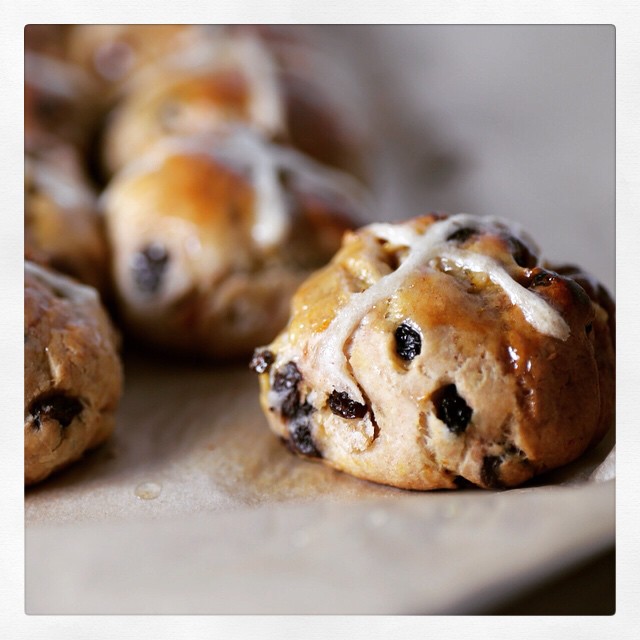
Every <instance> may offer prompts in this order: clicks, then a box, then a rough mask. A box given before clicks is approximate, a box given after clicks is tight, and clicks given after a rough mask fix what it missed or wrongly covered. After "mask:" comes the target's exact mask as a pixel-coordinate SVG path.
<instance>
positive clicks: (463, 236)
mask: <svg viewBox="0 0 640 640" xmlns="http://www.w3.org/2000/svg"><path fill="white" fill-rule="evenodd" d="M477 233H478V231H477V229H472V228H471V227H461V228H460V229H458V230H457V231H454V232H453V233H450V234H449V235H448V236H447V240H448V241H449V242H460V243H462V242H466V241H467V240H468V239H469V238H470V237H471V236H474V235H476V234H477Z"/></svg>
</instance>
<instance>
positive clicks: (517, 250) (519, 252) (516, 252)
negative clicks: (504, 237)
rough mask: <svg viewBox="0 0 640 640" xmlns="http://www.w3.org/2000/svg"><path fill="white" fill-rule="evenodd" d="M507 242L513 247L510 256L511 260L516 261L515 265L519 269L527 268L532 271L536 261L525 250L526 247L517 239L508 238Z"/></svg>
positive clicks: (526, 249) (527, 250)
mask: <svg viewBox="0 0 640 640" xmlns="http://www.w3.org/2000/svg"><path fill="white" fill-rule="evenodd" d="M509 242H510V243H511V246H512V247H513V251H512V255H513V259H514V260H515V261H516V264H517V265H518V266H519V267H527V268H529V269H532V268H533V267H535V266H536V262H537V261H538V259H537V258H536V256H534V255H533V254H532V253H531V251H529V249H528V248H527V246H526V245H525V244H524V243H523V242H522V241H521V240H518V238H514V237H513V236H511V237H510V238H509Z"/></svg>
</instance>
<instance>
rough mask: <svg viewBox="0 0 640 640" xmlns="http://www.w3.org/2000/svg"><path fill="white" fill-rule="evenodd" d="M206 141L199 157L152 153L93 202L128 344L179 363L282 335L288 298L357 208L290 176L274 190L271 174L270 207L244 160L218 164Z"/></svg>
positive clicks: (180, 150)
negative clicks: (109, 253) (100, 201)
mask: <svg viewBox="0 0 640 640" xmlns="http://www.w3.org/2000/svg"><path fill="white" fill-rule="evenodd" d="M217 141H219V139H210V140H209V142H208V143H207V144H205V145H204V146H203V145H202V141H201V140H200V141H198V142H197V143H196V146H197V147H198V149H200V150H199V151H197V150H194V149H191V148H189V147H188V145H189V144H191V142H189V141H186V142H185V141H182V142H181V143H178V142H176V143H175V146H174V147H166V146H163V145H160V146H159V147H157V148H156V149H155V150H153V151H152V154H151V155H149V156H147V158H146V159H144V160H143V161H142V162H141V164H140V165H139V166H140V167H141V168H140V170H137V169H136V168H135V167H132V168H130V169H129V170H125V171H124V172H123V173H122V174H120V175H119V176H117V177H116V179H115V180H114V182H113V183H112V185H111V187H110V188H109V190H108V192H107V194H106V196H105V200H104V202H105V214H106V220H107V230H108V235H109V238H110V242H111V245H112V247H113V256H114V260H113V276H114V281H115V286H116V288H117V296H118V298H119V302H120V308H121V311H122V314H121V315H122V318H123V321H124V323H125V325H126V326H127V328H128V329H129V330H130V331H131V333H132V334H133V335H135V336H136V337H139V338H141V339H143V340H144V341H146V342H147V343H151V344H153V345H155V346H157V347H160V348H165V349H169V350H173V351H177V352H180V353H189V354H194V355H197V356H204V357H214V358H229V357H231V358H234V357H239V356H244V355H246V354H249V353H251V350H252V349H253V348H254V347H255V346H256V345H258V344H261V343H262V342H265V341H268V340H271V339H272V338H273V336H275V334H276V333H277V331H279V330H280V329H281V328H282V326H283V325H284V323H285V322H286V318H287V314H288V305H289V300H290V297H291V295H292V294H293V291H294V290H295V288H296V287H297V286H298V285H299V284H300V282H301V281H302V280H303V279H304V278H305V277H306V276H307V275H308V274H309V272H310V270H311V269H314V268H317V267H318V266H321V265H323V264H325V263H326V262H327V261H328V260H329V258H330V257H331V256H332V255H333V253H334V252H335V251H336V250H337V248H338V246H339V244H340V238H341V236H342V233H343V232H344V230H345V229H346V228H348V227H349V226H350V225H352V224H353V221H354V219H355V218H356V216H357V215H358V214H359V209H358V207H359V206H360V204H359V203H358V202H355V201H353V200H350V199H348V198H345V196H344V195H343V194H342V193H341V191H340V187H339V186H338V185H337V184H333V183H332V182H331V180H328V181H326V180H325V182H324V183H323V188H322V189H318V188H316V187H314V186H313V185H309V184H306V183H305V182H304V180H300V179H299V178H298V177H297V171H296V170H293V171H289V169H287V172H288V177H287V178H286V180H281V179H280V178H279V177H278V175H277V172H278V169H277V167H276V166H275V165H274V166H273V167H272V168H270V169H268V171H275V172H276V173H275V174H272V173H269V174H268V175H267V179H268V180H272V179H273V180H274V182H273V183H272V184H271V186H272V187H273V188H275V189H276V193H275V197H276V199H277V200H278V201H279V204H278V203H273V202H272V201H271V198H272V197H273V196H274V194H273V192H272V191H271V190H269V189H268V190H267V192H266V194H263V193H262V192H261V190H260V189H261V188H260V187H259V186H258V183H257V182H256V175H255V173H254V172H255V171H256V170H257V169H256V166H257V165H256V166H254V165H253V164H252V163H253V162H254V159H253V157H252V153H249V155H248V156H247V155H246V153H245V152H244V151H242V152H241V153H240V155H239V156H237V157H236V159H235V161H224V160H223V159H222V157H223V156H217V155H216V149H217V147H216V144H217ZM192 142H193V141H192ZM180 144H186V145H187V146H183V147H180ZM260 144H263V143H260ZM265 150H267V151H268V149H267V148H265ZM155 154H157V155H155ZM260 166H262V165H260ZM260 171H262V169H260ZM331 175H332V176H333V174H331ZM265 213H266V218H264V219H262V217H261V216H265ZM270 216H275V217H273V218H272V217H270ZM280 227H282V229H281V233H280V234H279V235H274V236H273V237H271V235H270V234H272V233H273V229H275V228H280ZM260 229H263V230H264V229H267V233H268V234H269V237H267V238H264V239H263V238H262V237H261V236H260V234H259V233H258V232H259V230H260Z"/></svg>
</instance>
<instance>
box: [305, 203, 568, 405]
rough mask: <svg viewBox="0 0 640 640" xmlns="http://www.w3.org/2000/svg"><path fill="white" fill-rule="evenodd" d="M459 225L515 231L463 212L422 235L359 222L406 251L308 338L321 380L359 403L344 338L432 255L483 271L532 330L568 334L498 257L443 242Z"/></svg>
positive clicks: (399, 227) (397, 227)
mask: <svg viewBox="0 0 640 640" xmlns="http://www.w3.org/2000/svg"><path fill="white" fill-rule="evenodd" d="M463 227H472V228H474V229H481V230H485V231H496V230H497V231H503V230H507V229H510V230H511V231H512V232H513V231H515V225H511V227H510V226H509V225H508V224H507V223H506V222H503V221H501V220H499V219H497V218H481V217H478V216H473V215H470V214H464V213H461V214H457V215H454V216H451V217H450V218H447V219H445V220H442V221H439V222H435V223H433V224H432V225H431V226H430V227H428V228H427V230H426V231H425V233H424V234H422V235H420V234H418V233H416V232H415V231H414V230H413V229H412V228H411V227H409V226H406V225H389V224H372V225H369V226H367V227H365V229H366V230H367V231H369V233H371V234H373V235H374V236H375V237H377V238H379V239H381V240H386V241H387V242H389V243H390V244H392V245H396V246H398V247H406V248H407V249H408V250H409V252H408V254H407V255H406V257H405V258H404V260H403V261H402V262H401V264H400V266H399V267H398V268H397V269H396V270H395V271H393V272H392V273H390V274H388V275H386V276H384V277H382V278H381V279H380V280H379V281H378V282H376V283H375V284H374V285H372V286H371V287H369V288H368V289H366V290H365V291H362V292H360V293H353V294H352V295H351V298H350V299H349V301H348V302H347V304H346V305H345V306H343V307H342V308H340V309H339V310H338V312H337V314H336V316H335V317H334V319H333V320H332V322H331V324H330V325H329V327H328V328H327V329H326V330H325V331H323V332H321V333H318V334H316V335H315V336H313V338H312V339H311V340H310V342H309V354H310V357H311V361H312V366H313V368H314V369H315V370H316V371H321V372H322V377H323V379H324V380H326V381H327V382H329V383H330V384H331V385H332V387H333V388H335V389H337V390H338V391H345V392H346V393H347V394H348V395H349V397H350V398H351V399H353V400H355V401H356V402H361V403H362V402H364V399H363V397H362V394H361V392H360V390H359V388H358V386H357V384H356V383H355V381H354V380H353V377H352V376H351V374H350V373H349V371H348V368H347V359H346V355H345V346H346V343H347V341H348V340H349V338H350V337H351V335H352V334H353V332H354V331H355V330H356V328H357V327H358V325H359V324H360V323H361V322H362V320H363V318H364V317H365V316H366V314H367V313H369V311H370V310H371V309H372V308H374V307H375V306H376V305H377V304H379V303H380V302H382V301H383V300H385V299H388V298H390V297H392V296H393V294H394V293H395V292H396V291H397V290H398V289H399V288H400V287H401V285H402V283H403V281H404V280H405V279H406V277H407V276H408V275H409V274H410V273H413V272H414V271H415V270H416V269H418V268H425V267H427V268H433V267H429V262H430V261H431V260H433V259H434V258H441V259H444V260H449V261H451V262H454V263H455V264H456V265H457V266H458V267H460V268H462V269H468V270H470V271H475V272H481V273H486V274H487V275H488V277H489V278H490V280H491V281H492V282H493V283H494V284H497V285H498V286H499V287H501V288H502V289H503V290H504V291H505V293H506V294H507V295H508V296H509V299H510V300H511V302H512V303H513V304H514V305H517V306H518V307H519V308H520V309H521V310H522V312H523V314H524V317H525V319H526V320H527V322H529V323H530V324H531V325H532V326H533V327H534V328H535V329H536V330H537V331H539V332H540V333H543V334H545V335H550V336H552V337H555V338H558V339H560V340H566V339H567V338H568V337H569V327H568V325H567V323H566V322H565V321H564V319H563V318H562V316H561V315H560V313H559V312H558V311H557V310H555V309H554V308H553V307H552V306H551V305H550V304H548V303H547V302H546V301H545V300H544V299H543V298H541V297H540V296H538V295H537V294H535V293H533V292H532V291H529V290H528V289H525V288H524V287H522V286H521V285H520V284H518V283H517V282H516V281H515V280H513V278H512V277H511V276H510V275H509V273H508V272H507V271H506V270H505V268H504V267H503V266H502V265H501V264H500V263H499V262H497V261H496V260H493V259H491V258H489V257H487V256H483V255H480V254H477V253H473V252H471V251H463V250H460V249H456V248H453V247H452V246H451V244H450V243H449V242H447V241H446V238H447V237H448V236H449V235H450V234H451V233H453V232H454V231H455V230H456V229H459V228H463Z"/></svg>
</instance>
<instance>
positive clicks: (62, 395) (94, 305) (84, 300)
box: [24, 261, 122, 484]
mask: <svg viewBox="0 0 640 640" xmlns="http://www.w3.org/2000/svg"><path fill="white" fill-rule="evenodd" d="M118 344H119V338H118V335H117V333H116V331H115V330H114V328H113V326H112V324H111V322H110V320H109V318H108V316H107V314H106V312H105V311H104V309H103V307H102V305H101V303H100V300H99V298H98V294H97V292H96V290H95V289H94V288H93V287H89V286H86V285H82V284H80V283H78V282H76V281H74V280H72V279H71V278H68V277H66V276H62V275H60V274H58V273H56V272H54V271H52V270H50V269H48V268H46V267H42V266H39V265H36V264H34V263H32V262H29V261H26V262H25V267H24V368H25V370H24V403H25V404H24V407H25V409H24V411H25V412H24V474H25V484H33V483H35V482H39V481H41V480H43V479H44V478H46V477H47V476H49V475H50V474H51V473H53V472H54V471H57V470H58V469H62V468H63V467H66V466H67V465H69V464H70V463H71V462H74V461H76V460H78V459H79V458H80V457H81V456H82V455H83V453H84V452H85V451H86V450H88V449H91V448H93V447H95V446H97V445H99V444H100V443H102V442H104V441H105V440H106V439H107V438H108V437H109V435H110V434H111V432H112V431H113V427H114V413H115V410H116V408H117V405H118V401H119V399H120V394H121V391H122V365H121V363H120V357H119V354H118Z"/></svg>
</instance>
